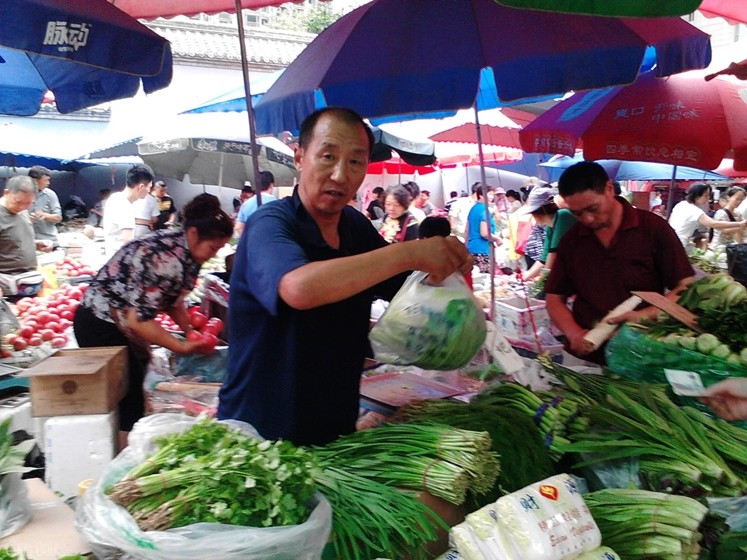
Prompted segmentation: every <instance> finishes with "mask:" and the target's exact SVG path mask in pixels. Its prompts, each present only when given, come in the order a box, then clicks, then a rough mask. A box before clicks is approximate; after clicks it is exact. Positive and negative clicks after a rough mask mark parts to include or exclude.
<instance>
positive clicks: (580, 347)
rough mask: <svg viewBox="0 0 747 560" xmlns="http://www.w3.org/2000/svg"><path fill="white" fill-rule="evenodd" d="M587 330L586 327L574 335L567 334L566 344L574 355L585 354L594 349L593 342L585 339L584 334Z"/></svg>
mask: <svg viewBox="0 0 747 560" xmlns="http://www.w3.org/2000/svg"><path fill="white" fill-rule="evenodd" d="M587 332H589V331H588V330H587V329H584V330H581V331H579V332H578V334H575V335H574V336H568V337H567V338H568V346H569V347H570V350H571V353H573V354H575V355H576V356H586V355H587V354H591V353H592V352H593V351H594V343H592V342H590V341H588V340H586V339H585V338H584V336H586V333H587Z"/></svg>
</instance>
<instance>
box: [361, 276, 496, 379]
mask: <svg viewBox="0 0 747 560" xmlns="http://www.w3.org/2000/svg"><path fill="white" fill-rule="evenodd" d="M415 274H419V273H415ZM411 278H412V277H411ZM486 332H487V331H486V327H485V314H484V312H483V311H482V309H480V307H479V306H478V305H477V303H476V301H475V299H474V297H473V296H472V294H471V293H469V292H468V291H467V289H466V288H465V287H463V286H461V285H458V286H428V285H425V284H422V283H421V282H420V281H416V280H412V281H411V280H409V279H408V282H407V283H406V284H405V285H404V286H403V287H402V289H401V290H400V292H398V293H397V295H396V296H395V298H394V299H393V300H392V302H391V303H390V304H389V307H388V308H387V310H386V311H385V312H384V314H383V315H382V317H381V319H379V321H378V323H377V324H376V325H375V326H374V328H373V329H372V330H371V333H370V339H371V345H372V347H373V350H374V354H375V356H376V359H377V360H379V361H381V362H384V363H392V364H399V365H411V364H412V365H417V366H419V367H422V368H426V369H436V370H449V369H456V368H460V367H463V366H465V365H466V364H467V363H468V362H469V361H470V360H471V359H472V357H474V355H475V354H476V353H477V351H478V350H479V349H480V346H482V343H483V342H484V341H485V334H486Z"/></svg>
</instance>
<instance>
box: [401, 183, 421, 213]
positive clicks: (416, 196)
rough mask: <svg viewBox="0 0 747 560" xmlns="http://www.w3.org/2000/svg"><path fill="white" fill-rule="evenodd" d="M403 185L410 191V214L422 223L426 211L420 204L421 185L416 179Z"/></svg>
mask: <svg viewBox="0 0 747 560" xmlns="http://www.w3.org/2000/svg"><path fill="white" fill-rule="evenodd" d="M402 186H403V187H404V188H405V189H407V192H409V193H410V206H409V207H408V208H407V210H408V212H410V215H411V216H412V217H413V218H415V220H416V221H417V222H418V223H420V222H422V221H423V220H425V212H424V211H423V209H422V208H421V207H420V206H419V204H420V186H418V184H417V183H416V182H415V181H407V182H406V183H402Z"/></svg>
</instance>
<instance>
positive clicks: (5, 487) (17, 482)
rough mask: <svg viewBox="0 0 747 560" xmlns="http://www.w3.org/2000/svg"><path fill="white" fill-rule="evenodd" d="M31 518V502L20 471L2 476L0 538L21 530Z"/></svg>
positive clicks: (0, 484)
mask: <svg viewBox="0 0 747 560" xmlns="http://www.w3.org/2000/svg"><path fill="white" fill-rule="evenodd" d="M30 520H31V503H30V502H29V495H28V491H27V490H26V485H25V484H24V483H23V480H21V475H20V473H9V474H6V475H4V476H2V477H0V539H2V538H4V537H7V536H10V535H12V534H13V533H16V532H18V531H20V530H21V529H22V528H23V526H24V525H26V523H28V522H29V521H30Z"/></svg>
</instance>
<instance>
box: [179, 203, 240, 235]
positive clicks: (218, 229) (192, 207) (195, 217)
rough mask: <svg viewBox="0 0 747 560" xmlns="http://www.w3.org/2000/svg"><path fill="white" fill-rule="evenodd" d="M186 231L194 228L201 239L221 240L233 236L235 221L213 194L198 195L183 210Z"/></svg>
mask: <svg viewBox="0 0 747 560" xmlns="http://www.w3.org/2000/svg"><path fill="white" fill-rule="evenodd" d="M182 217H183V223H184V229H185V230H186V229H187V228H189V227H193V228H195V229H196V230H197V235H198V236H199V237H200V239H220V238H222V237H230V236H231V235H233V220H232V219H231V217H230V216H229V215H228V214H226V213H225V212H224V211H223V209H221V207H220V201H219V200H218V198H217V197H216V196H214V195H212V194H208V193H203V194H198V195H197V196H196V197H194V198H193V199H192V200H190V201H189V202H188V203H187V205H186V206H185V207H184V209H183V210H182Z"/></svg>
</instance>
